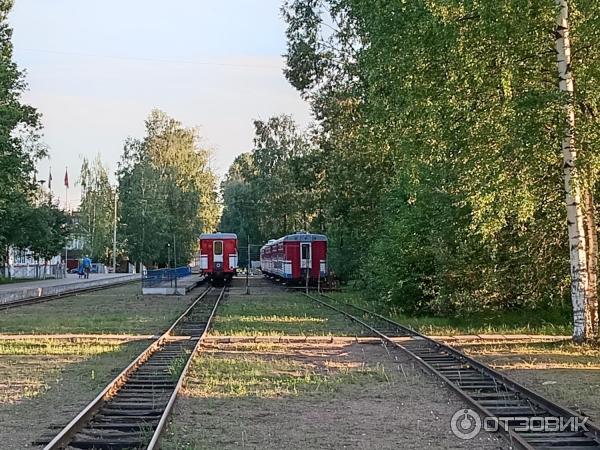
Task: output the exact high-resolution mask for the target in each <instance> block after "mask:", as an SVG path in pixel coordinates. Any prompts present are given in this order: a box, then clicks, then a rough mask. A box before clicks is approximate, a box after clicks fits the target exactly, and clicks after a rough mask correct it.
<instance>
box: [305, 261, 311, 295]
mask: <svg viewBox="0 0 600 450" xmlns="http://www.w3.org/2000/svg"><path fill="white" fill-rule="evenodd" d="M309 261H310V260H309ZM309 261H306V295H308V279H309V278H310V268H309V264H310V262H309Z"/></svg>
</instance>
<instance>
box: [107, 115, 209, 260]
mask: <svg viewBox="0 0 600 450" xmlns="http://www.w3.org/2000/svg"><path fill="white" fill-rule="evenodd" d="M198 141H199V137H198V133H197V131H196V130H194V129H189V128H184V127H183V126H182V125H181V123H179V122H177V121H176V120H175V119H172V118H170V117H168V116H167V115H166V114H165V113H163V112H161V111H158V110H155V111H153V112H152V113H151V114H150V116H149V117H148V120H147V121H146V136H145V137H144V138H143V139H141V140H139V139H129V140H128V141H127V142H126V143H125V148H124V153H123V156H122V158H121V163H120V165H119V171H118V176H119V194H120V199H121V208H120V214H119V215H120V231H119V235H120V236H123V239H124V245H125V247H126V250H127V251H128V253H129V258H130V259H131V260H133V261H144V263H145V264H146V265H153V264H158V265H166V264H167V262H168V259H169V253H170V252H171V251H172V248H173V246H174V247H175V254H176V255H177V263H178V264H180V265H181V264H185V263H187V262H188V261H189V260H190V259H191V258H192V256H193V254H195V253H196V252H197V239H198V235H199V234H200V233H201V232H203V231H212V230H213V229H214V228H215V226H216V223H217V220H218V206H217V203H216V187H215V183H216V179H215V176H214V174H213V173H212V172H211V171H210V169H209V167H208V151H207V150H204V149H201V148H200V147H199V145H198Z"/></svg>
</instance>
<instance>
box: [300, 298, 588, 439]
mask: <svg viewBox="0 0 600 450" xmlns="http://www.w3.org/2000/svg"><path fill="white" fill-rule="evenodd" d="M305 295H306V296H307V297H309V298H310V299H312V300H314V301H316V302H318V303H320V304H322V305H324V306H326V307H328V308H331V309H334V310H336V311H338V312H340V313H342V314H344V315H345V316H346V317H348V318H350V319H351V320H353V321H355V322H357V323H359V324H361V325H363V326H365V327H367V328H368V329H369V330H371V332H373V334H375V335H377V336H379V337H380V338H381V339H382V340H383V341H384V342H385V343H386V345H388V346H390V347H393V348H398V349H400V350H402V351H403V352H405V353H407V354H408V355H410V356H411V357H413V358H414V359H415V360H416V361H418V363H419V364H420V365H421V366H422V367H423V368H424V369H426V370H427V371H428V372H430V373H432V374H434V375H436V376H437V377H439V378H441V379H442V380H443V381H444V382H445V383H446V384H447V385H448V386H449V387H450V388H452V389H453V390H454V391H455V392H456V393H457V394H458V395H459V396H460V397H462V398H463V399H464V400H465V401H466V402H467V403H468V404H469V405H470V406H471V409H472V410H474V411H475V412H476V413H477V414H478V415H479V416H480V418H492V421H491V422H488V423H492V424H493V425H495V426H496V428H497V431H498V432H500V433H501V434H503V435H504V436H505V437H506V438H507V440H508V441H509V443H510V444H511V446H512V448H518V449H526V450H598V449H600V428H599V427H598V426H597V425H596V424H594V423H592V422H591V421H589V420H587V419H586V418H584V417H583V416H582V415H580V414H578V413H577V412H575V411H573V410H571V409H568V408H565V407H562V406H560V405H557V404H556V403H554V402H552V401H550V400H548V399H546V398H544V397H543V396H541V395H539V394H537V393H535V392H533V391H531V390H529V389H527V388H526V387H524V386H522V385H520V384H518V383H517V382H515V381H513V380H511V379H510V378H508V377H507V376H505V375H503V374H501V373H500V372H497V371H496V370H494V369H492V368H490V367H488V366H486V365H484V364H481V363H479V362H477V361H476V360H474V359H473V358H470V357H468V356H466V355H465V354H463V353H462V352H460V351H458V350H456V349H454V348H452V347H450V346H448V345H444V344H442V343H440V342H437V341H434V340H432V339H430V338H428V337H427V336H424V335H422V334H420V333H418V332H416V331H414V330H412V329H410V328H408V327H406V326H404V325H401V324H399V323H396V322H394V321H392V320H390V319H388V318H386V317H383V316H381V315H380V314H377V313H374V312H372V311H368V310H366V309H364V308H361V307H358V306H355V305H351V304H349V303H345V302H342V301H339V300H336V299H333V298H332V297H330V296H327V295H324V294H321V297H322V298H325V299H327V300H328V301H324V300H322V299H320V298H317V297H315V296H313V295H308V294H305ZM396 336H405V337H407V338H408V339H406V340H405V341H402V342H395V341H394V340H392V337H396ZM534 418H535V419H534ZM542 424H550V426H549V427H548V426H543V425H542ZM557 424H564V427H562V426H560V425H557ZM525 425H529V427H526V426H525ZM559 428H564V429H563V430H560V429H559ZM549 430H552V431H549Z"/></svg>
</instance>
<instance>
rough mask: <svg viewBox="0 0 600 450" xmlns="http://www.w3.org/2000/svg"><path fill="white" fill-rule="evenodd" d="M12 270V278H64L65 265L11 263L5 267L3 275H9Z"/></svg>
mask: <svg viewBox="0 0 600 450" xmlns="http://www.w3.org/2000/svg"><path fill="white" fill-rule="evenodd" d="M7 271H10V276H11V277H12V278H30V279H38V280H44V279H47V278H64V277H65V267H64V266H63V265H62V264H46V265H44V264H27V265H18V266H17V265H11V266H10V267H8V268H5V270H4V271H3V275H4V276H7V275H8V273H6V272H7Z"/></svg>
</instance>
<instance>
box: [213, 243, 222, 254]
mask: <svg viewBox="0 0 600 450" xmlns="http://www.w3.org/2000/svg"><path fill="white" fill-rule="evenodd" d="M213 252H214V254H215V255H217V256H218V255H222V254H223V241H215V242H214V243H213Z"/></svg>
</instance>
